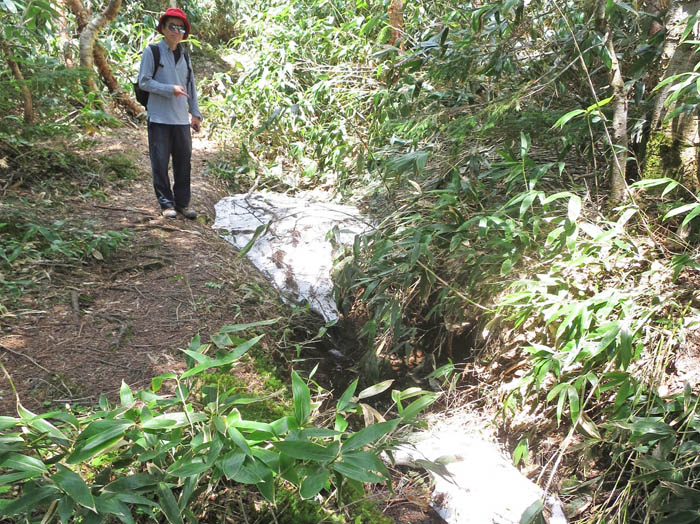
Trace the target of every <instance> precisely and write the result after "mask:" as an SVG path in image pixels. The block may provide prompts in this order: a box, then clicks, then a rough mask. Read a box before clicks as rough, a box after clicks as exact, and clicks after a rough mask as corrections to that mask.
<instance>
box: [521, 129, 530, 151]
mask: <svg viewBox="0 0 700 524" xmlns="http://www.w3.org/2000/svg"><path fill="white" fill-rule="evenodd" d="M528 151H530V135H528V134H526V133H524V132H523V131H520V158H525V157H526V156H527V153H528Z"/></svg>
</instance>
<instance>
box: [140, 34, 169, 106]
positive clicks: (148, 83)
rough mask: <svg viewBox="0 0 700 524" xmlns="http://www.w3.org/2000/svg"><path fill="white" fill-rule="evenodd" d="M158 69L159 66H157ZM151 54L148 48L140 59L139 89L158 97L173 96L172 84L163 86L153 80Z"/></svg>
mask: <svg viewBox="0 0 700 524" xmlns="http://www.w3.org/2000/svg"><path fill="white" fill-rule="evenodd" d="M159 67H160V66H159ZM153 77H154V74H153V52H152V51H151V47H150V46H148V47H146V49H145V50H144V52H143V56H142V57H141V67H140V69H139V87H140V88H141V89H143V90H144V91H148V92H150V93H155V94H157V95H160V96H166V97H168V96H170V97H172V96H174V93H173V86H172V84H163V83H161V82H157V81H156V80H154V79H153Z"/></svg>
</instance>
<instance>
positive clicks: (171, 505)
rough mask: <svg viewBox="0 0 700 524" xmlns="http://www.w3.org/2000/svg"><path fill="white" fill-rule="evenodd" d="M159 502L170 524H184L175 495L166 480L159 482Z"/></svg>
mask: <svg viewBox="0 0 700 524" xmlns="http://www.w3.org/2000/svg"><path fill="white" fill-rule="evenodd" d="M157 491H158V502H159V503H160V509H161V510H162V511H163V514H164V515H165V518H167V519H168V522H170V524H184V523H183V521H182V516H181V515H180V508H179V507H178V505H177V500H175V495H173V492H172V491H170V488H169V487H168V485H167V484H166V483H165V482H159V483H158V490H157Z"/></svg>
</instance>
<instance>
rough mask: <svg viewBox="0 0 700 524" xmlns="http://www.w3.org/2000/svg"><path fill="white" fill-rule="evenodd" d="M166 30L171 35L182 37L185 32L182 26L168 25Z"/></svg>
mask: <svg viewBox="0 0 700 524" xmlns="http://www.w3.org/2000/svg"><path fill="white" fill-rule="evenodd" d="M168 29H170V30H171V31H172V32H173V33H180V34H182V35H184V34H185V33H186V32H187V30H186V29H185V26H184V25H177V24H168Z"/></svg>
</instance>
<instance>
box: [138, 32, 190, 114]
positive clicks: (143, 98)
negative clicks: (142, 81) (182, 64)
mask: <svg viewBox="0 0 700 524" xmlns="http://www.w3.org/2000/svg"><path fill="white" fill-rule="evenodd" d="M148 47H150V48H151V53H152V54H153V74H152V77H154V76H155V75H156V71H158V66H159V65H160V48H159V47H158V44H151V45H149V46H148ZM182 52H183V54H184V56H185V61H186V62H187V83H188V84H189V82H190V78H192V66H191V65H190V56H189V55H188V54H187V51H186V50H185V49H184V48H183V50H182ZM133 86H134V95H135V96H136V100H137V101H138V102H139V104H141V105H142V106H143V107H148V96H149V95H150V93H149V92H148V91H144V90H143V89H141V88H140V87H139V82H138V80H137V81H136V82H134V83H133Z"/></svg>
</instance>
